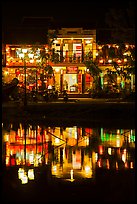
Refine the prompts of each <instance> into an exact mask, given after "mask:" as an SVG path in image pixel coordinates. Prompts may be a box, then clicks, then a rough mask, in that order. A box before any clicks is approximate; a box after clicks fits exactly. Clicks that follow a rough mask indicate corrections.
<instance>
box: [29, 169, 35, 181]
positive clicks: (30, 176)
mask: <svg viewBox="0 0 137 204" xmlns="http://www.w3.org/2000/svg"><path fill="white" fill-rule="evenodd" d="M28 178H29V180H34V169H29V170H28Z"/></svg>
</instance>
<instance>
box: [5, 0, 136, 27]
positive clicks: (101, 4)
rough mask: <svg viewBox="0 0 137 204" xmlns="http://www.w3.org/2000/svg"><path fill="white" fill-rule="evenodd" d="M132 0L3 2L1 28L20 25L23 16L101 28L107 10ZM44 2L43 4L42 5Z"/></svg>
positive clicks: (123, 5)
mask: <svg viewBox="0 0 137 204" xmlns="http://www.w3.org/2000/svg"><path fill="white" fill-rule="evenodd" d="M130 1H133V0H125V1H123V0H119V1H118V0H115V1H114V0H113V1H112V0H110V1H107V0H106V1H105V0H104V1H103V0H102V1H98V0H94V1H93V0H89V1H86V0H85V1H77V2H76V1H62V2H60V1H55V2H54V1H52V3H47V2H50V0H49V1H39V0H37V1H36V2H35V1H3V2H2V24H3V26H16V25H20V23H21V22H22V18H23V16H28V17H30V16H33V17H53V19H54V22H55V24H58V23H60V24H62V25H65V24H70V25H71V24H75V23H76V24H77V25H78V26H80V25H83V24H87V25H89V26H91V27H92V26H93V27H94V26H97V25H99V26H103V25H104V22H105V14H106V12H107V11H108V8H116V9H117V8H120V7H121V8H124V7H128V5H129V4H128V2H130ZM44 2H45V3H44Z"/></svg>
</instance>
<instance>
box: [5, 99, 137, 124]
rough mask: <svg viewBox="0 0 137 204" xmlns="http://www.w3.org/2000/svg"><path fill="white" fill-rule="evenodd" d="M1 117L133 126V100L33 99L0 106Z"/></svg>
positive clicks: (61, 122)
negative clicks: (54, 100) (25, 103)
mask: <svg viewBox="0 0 137 204" xmlns="http://www.w3.org/2000/svg"><path fill="white" fill-rule="evenodd" d="M2 119H3V120H12V121H21V122H33V123H45V122H46V123H47V124H49V125H55V124H56V125H62V126H63V125H70V126H71V125H82V126H84V125H86V126H89V125H90V126H91V125H92V126H108V127H113V126H114V127H115V126H120V127H121V126H122V127H124V126H125V127H127V128H128V127H130V128H132V127H135V102H127V101H121V100H93V99H80V100H79V99H71V100H69V101H68V102H67V103H65V102H63V100H62V101H57V102H49V103H46V102H37V103H28V105H27V107H24V106H23V104H20V103H17V102H16V103H7V104H6V103H5V104H3V105H2Z"/></svg>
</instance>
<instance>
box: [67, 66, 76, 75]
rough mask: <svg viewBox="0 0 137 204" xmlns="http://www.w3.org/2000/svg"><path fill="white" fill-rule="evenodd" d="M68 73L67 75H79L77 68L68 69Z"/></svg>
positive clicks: (70, 67)
mask: <svg viewBox="0 0 137 204" xmlns="http://www.w3.org/2000/svg"><path fill="white" fill-rule="evenodd" d="M66 73H67V74H77V73H78V67H76V66H69V67H66Z"/></svg>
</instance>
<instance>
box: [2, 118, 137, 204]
mask: <svg viewBox="0 0 137 204" xmlns="http://www.w3.org/2000/svg"><path fill="white" fill-rule="evenodd" d="M2 164H3V173H2V175H3V177H2V178H3V188H2V189H3V201H4V202H5V203H6V202H8V201H9V202H19V200H20V202H21V201H22V202H27V201H28V202H31V201H32V202H34V201H35V202H36V201H37V202H38V203H39V202H43V201H44V202H45V203H46V202H48V201H59V202H64V201H75V202H78V201H83V202H84V201H97V202H98V201H102V202H104V201H105V202H107V201H108V202H112V201H114V202H119V201H120V202H121V201H125V202H126V201H129V202H133V201H135V186H134V179H135V129H134V128H133V127H132V128H129V127H128V128H123V127H121V128H120V127H118V128H117V127H113V128H108V127H93V126H92V125H91V126H89V125H88V126H85V125H84V127H82V126H76V125H74V126H73V125H71V126H69V125H68V126H67V125H65V126H58V125H57V126H56V124H55V123H54V125H50V126H49V124H47V123H46V122H45V123H42V124H39V123H37V124H36V123H35V124H34V123H33V122H32V123H22V122H19V121H16V122H9V121H8V122H6V121H2Z"/></svg>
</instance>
